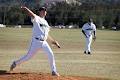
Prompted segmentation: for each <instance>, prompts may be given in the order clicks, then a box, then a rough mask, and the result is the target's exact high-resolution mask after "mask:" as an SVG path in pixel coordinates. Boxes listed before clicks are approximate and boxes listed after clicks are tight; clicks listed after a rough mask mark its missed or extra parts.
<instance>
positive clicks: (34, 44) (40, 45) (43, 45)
mask: <svg viewBox="0 0 120 80" xmlns="http://www.w3.org/2000/svg"><path fill="white" fill-rule="evenodd" d="M39 49H43V50H44V51H45V53H46V54H47V55H48V60H49V63H50V67H51V70H52V71H54V72H56V65H55V59H54V54H53V51H52V49H51V48H50V46H49V45H48V43H47V41H40V40H36V39H35V38H33V39H32V41H31V45H30V48H29V51H28V53H27V54H26V55H24V56H23V57H21V58H20V59H19V60H16V61H15V62H16V64H20V63H22V62H24V61H27V60H29V59H30V58H31V57H32V56H33V55H34V54H35V53H36V52H37V51H38V50H39Z"/></svg>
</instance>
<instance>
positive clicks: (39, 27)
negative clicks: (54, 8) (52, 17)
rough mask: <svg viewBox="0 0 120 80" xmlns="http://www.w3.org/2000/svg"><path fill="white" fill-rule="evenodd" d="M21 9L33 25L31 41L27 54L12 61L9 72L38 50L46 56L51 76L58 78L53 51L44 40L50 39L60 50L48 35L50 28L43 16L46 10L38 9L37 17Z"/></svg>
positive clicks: (25, 8) (43, 8) (23, 7)
mask: <svg viewBox="0 0 120 80" xmlns="http://www.w3.org/2000/svg"><path fill="white" fill-rule="evenodd" d="M21 9H23V10H24V11H25V12H26V13H27V14H28V15H29V16H30V17H31V22H32V23H33V34H32V40H31V45H30V47H29V50H28V53H27V54H26V55H24V56H23V57H21V58H20V59H18V60H16V61H14V62H13V63H12V65H11V67H10V71H12V70H13V69H14V68H15V67H16V66H17V65H19V64H20V63H22V62H24V61H27V60H29V59H30V58H31V57H32V56H33V55H34V54H35V53H36V52H37V51H38V50H39V49H43V50H44V51H45V53H46V54H47V55H48V60H49V63H50V67H51V72H52V75H53V76H59V73H58V72H57V70H56V65H55V59H54V54H53V51H52V50H51V48H50V46H49V44H48V43H47V41H46V40H47V39H50V40H51V41H52V43H53V44H55V45H56V46H57V47H58V48H60V45H59V44H58V42H57V41H56V40H54V39H53V38H52V37H51V36H50V35H49V34H48V33H49V31H50V26H49V25H48V22H47V21H46V20H45V16H46V14H47V11H46V8H45V7H41V8H40V9H39V15H36V14H34V13H33V12H32V11H31V10H30V9H28V8H27V7H25V6H22V7H21Z"/></svg>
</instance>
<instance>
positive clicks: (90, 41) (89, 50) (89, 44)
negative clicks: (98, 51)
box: [88, 36, 92, 54]
mask: <svg viewBox="0 0 120 80" xmlns="http://www.w3.org/2000/svg"><path fill="white" fill-rule="evenodd" d="M91 43H92V36H90V37H89V39H88V54H91Z"/></svg>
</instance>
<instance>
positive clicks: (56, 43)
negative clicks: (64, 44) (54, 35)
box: [52, 41, 60, 48]
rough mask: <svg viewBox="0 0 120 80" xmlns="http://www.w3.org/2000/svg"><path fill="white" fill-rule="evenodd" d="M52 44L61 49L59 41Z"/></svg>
mask: <svg viewBox="0 0 120 80" xmlns="http://www.w3.org/2000/svg"><path fill="white" fill-rule="evenodd" d="M52 44H54V45H56V46H57V47H58V48H60V45H59V43H58V42H57V41H53V42H52Z"/></svg>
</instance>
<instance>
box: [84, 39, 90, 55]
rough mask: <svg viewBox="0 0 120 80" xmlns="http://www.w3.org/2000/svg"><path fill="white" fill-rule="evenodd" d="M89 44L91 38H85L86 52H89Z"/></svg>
mask: <svg viewBox="0 0 120 80" xmlns="http://www.w3.org/2000/svg"><path fill="white" fill-rule="evenodd" d="M88 44H89V38H86V39H85V51H84V53H87V52H88Z"/></svg>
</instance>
